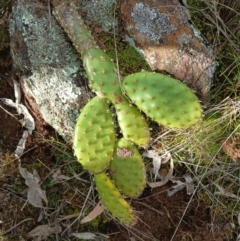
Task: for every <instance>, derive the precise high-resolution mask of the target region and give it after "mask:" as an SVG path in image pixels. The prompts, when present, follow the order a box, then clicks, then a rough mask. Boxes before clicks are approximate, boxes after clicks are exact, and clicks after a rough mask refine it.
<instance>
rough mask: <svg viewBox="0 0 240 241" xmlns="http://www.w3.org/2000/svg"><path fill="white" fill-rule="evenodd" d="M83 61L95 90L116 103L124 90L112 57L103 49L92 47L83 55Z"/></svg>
mask: <svg viewBox="0 0 240 241" xmlns="http://www.w3.org/2000/svg"><path fill="white" fill-rule="evenodd" d="M83 63H84V67H85V70H86V73H87V77H88V79H89V81H90V85H91V87H92V88H93V90H94V91H96V93H97V94H98V95H100V96H103V97H106V98H108V99H109V100H111V101H112V103H115V102H116V101H117V99H118V97H119V96H122V91H121V88H120V85H119V80H118V77H117V74H116V72H115V71H116V66H115V64H114V63H113V62H112V61H111V59H110V57H109V56H108V55H107V54H106V53H105V52H104V51H103V50H102V49H99V48H90V49H88V50H87V51H86V52H85V54H84V56H83Z"/></svg>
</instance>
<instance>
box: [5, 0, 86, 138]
mask: <svg viewBox="0 0 240 241" xmlns="http://www.w3.org/2000/svg"><path fill="white" fill-rule="evenodd" d="M9 31H10V36H11V52H12V58H13V62H14V67H15V69H16V70H18V72H19V73H20V75H21V80H22V84H23V87H24V91H25V95H26V97H27V98H28V99H29V100H31V101H32V100H33V99H34V101H35V103H34V105H37V107H38V109H39V112H40V113H41V115H42V117H43V119H44V120H45V121H46V122H47V123H49V124H50V125H51V126H52V127H53V128H54V129H55V130H56V131H57V132H58V133H59V134H60V135H62V136H63V138H64V139H65V140H71V138H72V134H73V129H74V126H75V122H76V118H77V116H78V114H79V110H80V109H81V108H82V107H83V106H84V104H85V101H84V100H86V99H87V96H85V98H84V97H83V95H84V93H85V91H83V90H82V89H81V87H80V83H78V78H79V76H81V77H82V78H83V76H84V74H83V71H82V66H81V62H80V61H79V60H78V57H77V55H76V54H75V53H74V51H73V48H72V46H71V45H70V43H68V42H67V41H66V38H65V35H64V33H63V30H62V29H61V28H60V27H59V26H58V25H57V23H56V21H55V19H54V18H53V17H50V18H49V14H48V10H47V9H46V8H44V6H42V5H41V4H40V3H39V2H35V1H32V2H31V3H29V1H26V0H19V1H17V2H16V3H15V5H14V6H13V11H12V17H11V19H10V30H9ZM81 77H80V78H81ZM85 95H86V93H85Z"/></svg>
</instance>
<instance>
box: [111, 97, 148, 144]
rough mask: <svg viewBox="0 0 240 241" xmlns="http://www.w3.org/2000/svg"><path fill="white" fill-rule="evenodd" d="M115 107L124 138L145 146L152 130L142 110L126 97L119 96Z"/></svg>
mask: <svg viewBox="0 0 240 241" xmlns="http://www.w3.org/2000/svg"><path fill="white" fill-rule="evenodd" d="M115 109H116V114H117V118H118V124H119V126H120V128H121V130H122V134H123V136H124V138H125V139H127V140H129V141H132V142H134V143H136V144H137V145H139V146H141V147H145V146H146V145H147V143H148V142H149V140H150V131H149V128H148V124H147V122H146V120H145V119H144V117H143V116H142V114H141V113H140V111H139V110H138V109H137V108H136V107H135V106H133V105H132V104H130V103H129V102H128V100H127V99H126V98H125V97H121V98H119V101H118V103H115Z"/></svg>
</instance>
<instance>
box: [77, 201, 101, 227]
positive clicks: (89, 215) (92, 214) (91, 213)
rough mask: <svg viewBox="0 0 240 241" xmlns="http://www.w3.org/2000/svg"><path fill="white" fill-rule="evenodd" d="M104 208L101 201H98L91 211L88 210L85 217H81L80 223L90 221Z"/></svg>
mask: <svg viewBox="0 0 240 241" xmlns="http://www.w3.org/2000/svg"><path fill="white" fill-rule="evenodd" d="M104 209H105V207H104V205H103V203H102V202H101V201H99V202H98V204H97V206H96V207H95V208H94V209H93V210H92V212H90V213H89V214H88V215H87V216H86V217H85V218H83V219H82V220H81V222H80V223H81V224H83V223H88V222H90V221H92V220H93V219H94V218H96V217H97V216H99V215H100V214H101V213H102V212H103V211H104Z"/></svg>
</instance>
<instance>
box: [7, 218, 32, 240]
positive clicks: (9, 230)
mask: <svg viewBox="0 0 240 241" xmlns="http://www.w3.org/2000/svg"><path fill="white" fill-rule="evenodd" d="M33 220H34V219H33V218H26V219H24V220H22V221H21V222H19V223H18V224H16V225H14V226H13V227H11V228H10V229H8V230H7V231H5V232H4V233H3V236H4V235H6V234H7V233H9V232H11V231H12V230H13V229H15V228H16V227H18V226H19V225H21V224H22V223H24V222H27V221H33Z"/></svg>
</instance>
